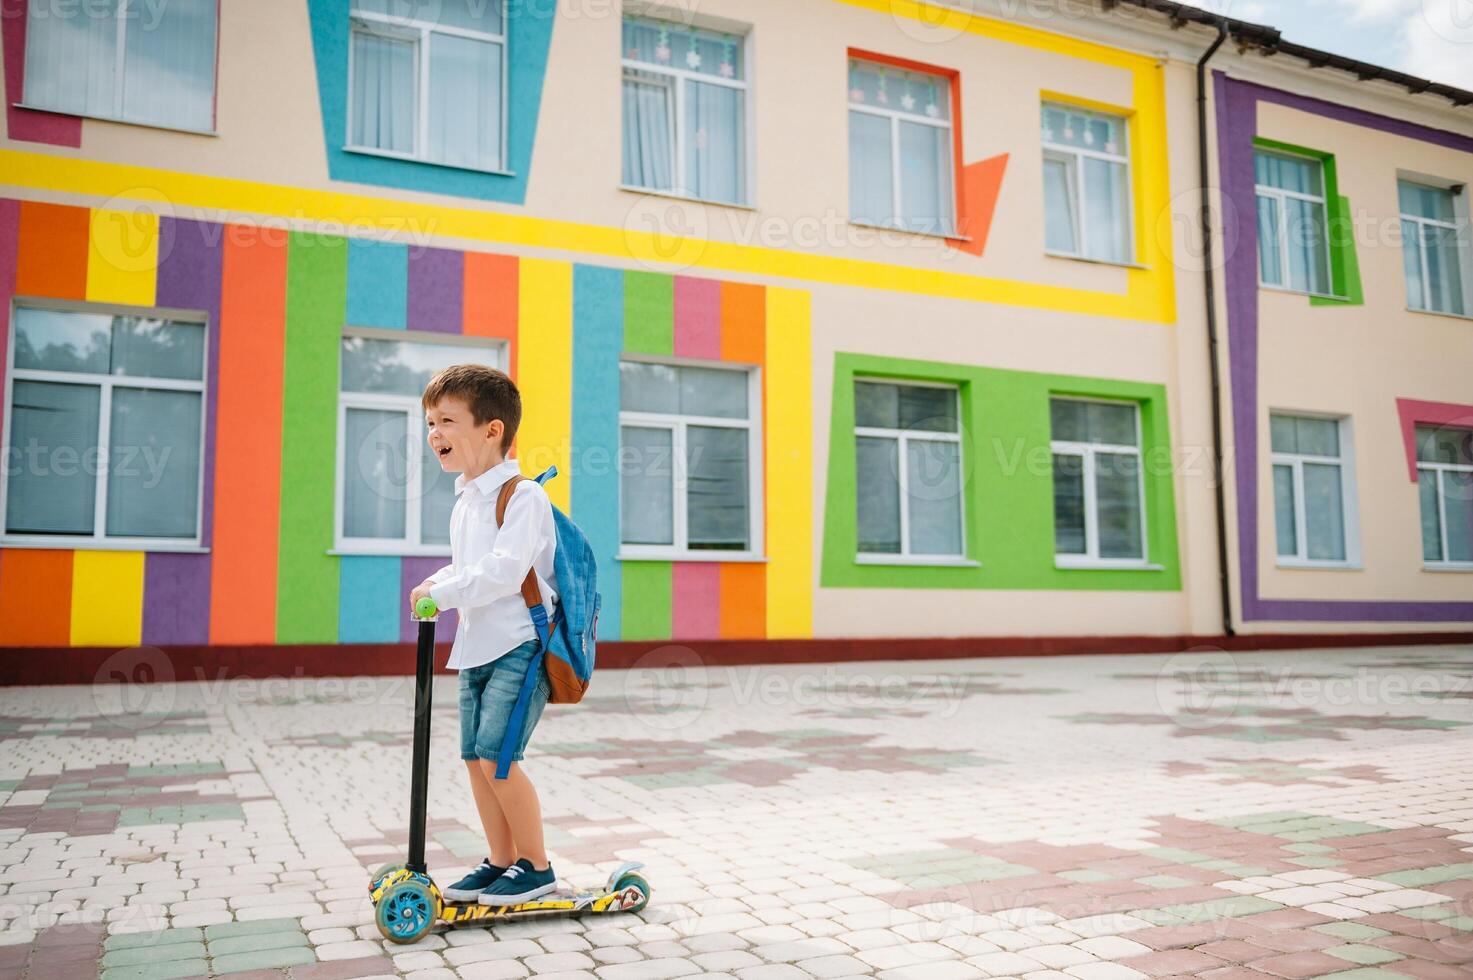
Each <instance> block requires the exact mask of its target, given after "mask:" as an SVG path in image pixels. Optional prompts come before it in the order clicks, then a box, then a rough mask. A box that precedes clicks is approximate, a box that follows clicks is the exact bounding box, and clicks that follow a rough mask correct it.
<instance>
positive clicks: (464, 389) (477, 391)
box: [420, 364, 522, 453]
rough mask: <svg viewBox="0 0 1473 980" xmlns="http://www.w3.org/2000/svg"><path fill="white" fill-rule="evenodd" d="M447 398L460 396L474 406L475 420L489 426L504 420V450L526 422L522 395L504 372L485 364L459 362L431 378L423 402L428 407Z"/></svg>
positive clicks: (471, 407) (421, 401)
mask: <svg viewBox="0 0 1473 980" xmlns="http://www.w3.org/2000/svg"><path fill="white" fill-rule="evenodd" d="M446 398H458V399H460V400H461V401H463V402H465V403H466V404H467V405H469V406H470V410H471V419H472V421H474V422H475V424H476V425H485V424H486V423H487V422H490V421H491V420H492V419H500V420H501V424H502V431H501V451H502V452H503V453H504V452H506V451H507V449H509V448H510V447H511V443H512V440H513V439H514V438H516V434H517V427H518V426H519V425H521V422H522V395H521V392H519V391H517V386H516V384H514V383H513V382H512V380H511V378H509V377H507V376H506V374H505V373H504V372H502V371H498V370H496V369H495V368H493V367H487V366H486V365H484V364H456V365H453V366H452V367H448V368H446V369H445V370H443V371H441V372H440V373H439V374H437V375H435V376H434V377H433V378H431V379H430V383H429V384H427V385H425V393H424V397H422V398H421V399H420V404H421V405H423V406H424V407H425V408H430V407H431V406H434V405H437V404H439V403H440V402H441V401H442V400H444V399H446Z"/></svg>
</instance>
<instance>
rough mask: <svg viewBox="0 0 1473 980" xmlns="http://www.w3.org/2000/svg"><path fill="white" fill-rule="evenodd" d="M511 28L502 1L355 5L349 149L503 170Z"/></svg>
mask: <svg viewBox="0 0 1473 980" xmlns="http://www.w3.org/2000/svg"><path fill="white" fill-rule="evenodd" d="M505 30H506V28H505V18H504V15H503V12H502V3H501V0H445V2H443V3H440V2H434V3H430V2H413V0H353V13H352V31H351V36H350V41H349V56H348V78H349V83H348V88H349V95H348V142H349V147H348V148H349V149H352V150H360V151H367V152H371V153H381V154H385V155H387V156H396V157H404V158H406V159H410V160H423V161H426V162H428V163H439V164H444V165H446V166H451V167H464V168H466V169H470V170H499V169H500V168H501V167H502V146H503V143H504V142H505V140H504V135H505V129H506V126H505V122H506V112H505V108H506V107H505V93H506V36H505Z"/></svg>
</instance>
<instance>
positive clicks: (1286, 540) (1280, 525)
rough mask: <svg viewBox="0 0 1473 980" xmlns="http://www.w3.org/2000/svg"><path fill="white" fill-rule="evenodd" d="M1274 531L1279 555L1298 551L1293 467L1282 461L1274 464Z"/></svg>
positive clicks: (1290, 555)
mask: <svg viewBox="0 0 1473 980" xmlns="http://www.w3.org/2000/svg"><path fill="white" fill-rule="evenodd" d="M1274 532H1275V533H1274V540H1275V542H1276V546H1277V549H1278V553H1279V554H1280V555H1283V556H1287V557H1293V556H1294V555H1297V554H1298V553H1299V525H1298V519H1297V517H1296V516H1295V513H1294V467H1292V466H1286V465H1284V464H1283V463H1279V464H1276V465H1275V466H1274Z"/></svg>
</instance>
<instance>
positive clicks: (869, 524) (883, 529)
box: [854, 436, 900, 555]
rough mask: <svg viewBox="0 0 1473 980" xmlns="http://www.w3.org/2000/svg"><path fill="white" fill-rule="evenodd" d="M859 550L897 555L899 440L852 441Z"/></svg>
mask: <svg viewBox="0 0 1473 980" xmlns="http://www.w3.org/2000/svg"><path fill="white" fill-rule="evenodd" d="M854 449H855V464H856V470H857V474H858V477H859V480H858V487H859V500H858V508H859V511H858V518H859V550H860V551H861V552H871V553H876V554H892V555H898V554H900V477H899V475H898V474H899V472H900V440H898V439H875V438H871V437H869V436H859V437H858V438H856V439H855V446H854Z"/></svg>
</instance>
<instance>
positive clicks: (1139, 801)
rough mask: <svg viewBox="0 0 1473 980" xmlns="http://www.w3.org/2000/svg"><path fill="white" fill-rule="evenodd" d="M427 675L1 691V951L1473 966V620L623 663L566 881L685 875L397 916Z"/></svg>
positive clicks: (123, 967)
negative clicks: (628, 874) (424, 930)
mask: <svg viewBox="0 0 1473 980" xmlns="http://www.w3.org/2000/svg"><path fill="white" fill-rule="evenodd" d="M667 652H668V651H667ZM676 652H677V653H678V651H676ZM149 656H150V655H148V654H139V655H138V659H139V661H140V663H138V664H120V665H114V666H118V667H119V668H120V669H119V670H118V671H116V672H113V671H109V674H110V675H111V676H113V677H115V678H125V677H140V676H144V677H146V676H156V674H151V673H150V672H149V671H150V669H153V668H156V667H157V666H158V665H157V664H150V663H149ZM152 656H153V657H155V658H156V657H157V656H158V655H157V654H156V653H155V654H153V655H152ZM125 659H126V656H125ZM676 659H678V657H677V658H676ZM448 680H449V679H446V678H441V683H440V686H439V690H438V692H437V693H438V696H437V698H436V713H435V726H436V728H435V746H434V750H433V755H434V766H433V771H432V774H431V798H432V801H433V802H432V805H431V812H430V836H431V841H430V845H431V846H430V855H429V857H430V864H431V868H432V871H435V872H436V873H437V875H438V876H439V877H440V879H441V881H442V882H443V881H445V880H446V879H447V878H448V877H453V876H455V875H456V873H457V871H458V869H460V868H463V867H465V866H466V865H469V864H472V863H474V862H475V861H476V860H478V859H479V857H480V855H481V854H482V853H483V852H484V844H483V842H482V841H480V840H478V835H477V833H476V832H475V831H474V829H473V828H474V825H475V818H474V815H473V810H472V807H471V804H470V801H469V795H468V792H467V790H466V788H465V786H464V775H463V771H462V770H461V764H460V762H459V760H458V752H457V750H456V749H457V739H456V726H455V706H454V698H453V694H454V691H453V687H452V685H451V683H448V682H447V681H448ZM409 694H410V684H409V682H408V681H406V680H401V679H396V678H378V679H369V678H353V679H326V680H315V681H313V680H303V679H300V678H297V679H290V678H281V679H276V680H272V681H237V682H228V683H221V682H212V681H208V680H204V681H198V682H192V683H185V684H179V685H169V686H148V685H140V684H104V685H100V686H97V687H79V688H29V689H16V688H11V689H3V690H0V741H3V744H0V980H21V978H32V977H33V978H37V980H67V978H70V977H91V976H95V975H97V974H98V973H101V975H102V976H104V977H105V978H107V980H128V978H163V977H189V976H203V975H212V974H213V975H221V974H228V975H234V976H237V977H250V978H257V977H260V978H265V977H275V978H285V977H294V978H323V980H327V978H348V977H363V976H378V975H404V976H413V977H418V978H424V980H432V978H451V977H454V976H460V977H464V978H466V980H477V978H490V977H521V976H528V975H531V974H545V975H550V976H558V977H590V976H596V977H599V978H602V980H637V978H665V977H678V976H686V975H698V974H705V975H708V976H710V975H722V974H724V975H731V976H736V977H740V978H742V980H786V978H793V980H804V978H809V977H818V978H830V977H844V976H861V975H878V976H881V977H887V978H888V977H920V978H937V980H949V978H966V977H997V976H1008V977H1023V978H1027V980H1116V978H1133V977H1188V976H1195V977H1204V978H1211V980H1218V978H1221V980H1239V978H1252V977H1277V978H1300V977H1324V976H1332V977H1339V978H1345V980H1375V978H1383V977H1384V978H1396V977H1415V978H1424V980H1438V978H1453V977H1468V976H1473V728H1470V726H1473V648H1466V647H1464V648H1429V649H1400V650H1350V651H1337V652H1285V653H1279V654H1264V655H1237V656H1234V657H1228V656H1227V655H1224V654H1216V655H1202V656H1196V655H1193V656H1181V657H1170V658H1169V657H1144V656H1142V657H1099V658H1056V659H1036V660H1026V659H1012V660H976V661H947V662H931V663H912V664H863V665H846V666H832V667H831V666H813V667H781V668H772V667H766V668H740V669H728V668H686V669H679V668H672V669H669V670H664V671H653V670H634V671H624V672H615V671H608V672H604V673H601V674H600V675H599V676H598V677H597V678H596V680H595V686H594V688H593V691H592V692H591V694H590V698H589V700H588V701H586V702H585V703H584V704H583V705H581V706H578V707H569V708H559V707H553V708H550V709H549V710H548V712H547V714H546V716H545V717H544V721H543V725H542V727H541V728H540V729H539V731H538V732H537V735H536V737H535V738H534V740H533V745H532V749H531V752H530V755H529V761H528V768H529V770H530V771H531V772H532V773H533V774H534V776H535V778H536V779H537V781H538V783H539V785H540V786H541V787H542V790H543V799H544V806H545V811H546V816H547V821H548V826H549V831H548V833H549V843H550V844H551V847H552V850H553V854H554V862H555V865H556V867H557V869H558V871H559V872H560V874H561V876H562V877H563V879H564V880H565V882H567V883H569V884H571V885H573V886H580V887H584V886H592V885H596V884H598V883H599V882H601V881H602V879H603V877H604V875H605V874H606V873H607V871H608V870H609V869H610V868H611V867H613V866H614V865H615V864H617V863H618V862H619V861H620V860H622V859H632V860H641V861H644V862H646V863H647V864H648V866H649V867H648V874H649V877H650V879H651V881H652V882H653V884H654V888H655V894H654V900H653V902H652V903H651V905H650V907H649V908H648V909H646V910H645V911H643V912H642V913H640V914H638V915H632V914H621V915H617V916H609V917H603V918H599V919H585V920H568V919H561V920H541V921H535V922H521V923H509V924H506V925H503V926H498V927H495V928H494V929H492V930H485V929H470V930H461V931H456V932H450V933H446V934H432V935H431V936H430V937H429V938H427V939H425V940H424V941H422V942H420V943H419V944H417V945H415V946H412V947H397V946H389V945H386V944H385V943H383V942H382V941H381V940H380V939H379V937H378V934H377V932H376V930H375V928H374V927H373V925H372V924H371V923H372V914H373V913H372V909H371V907H370V906H369V903H368V900H367V897H366V894H365V891H364V884H365V880H366V877H367V869H368V868H371V867H373V866H376V865H378V864H380V863H382V862H385V861H388V860H392V859H394V858H395V857H396V856H399V855H401V854H402V850H403V842H404V840H405V837H406V827H407V825H408V814H407V796H408V789H407V785H408V766H409V737H408V732H409V712H410V709H409Z"/></svg>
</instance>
